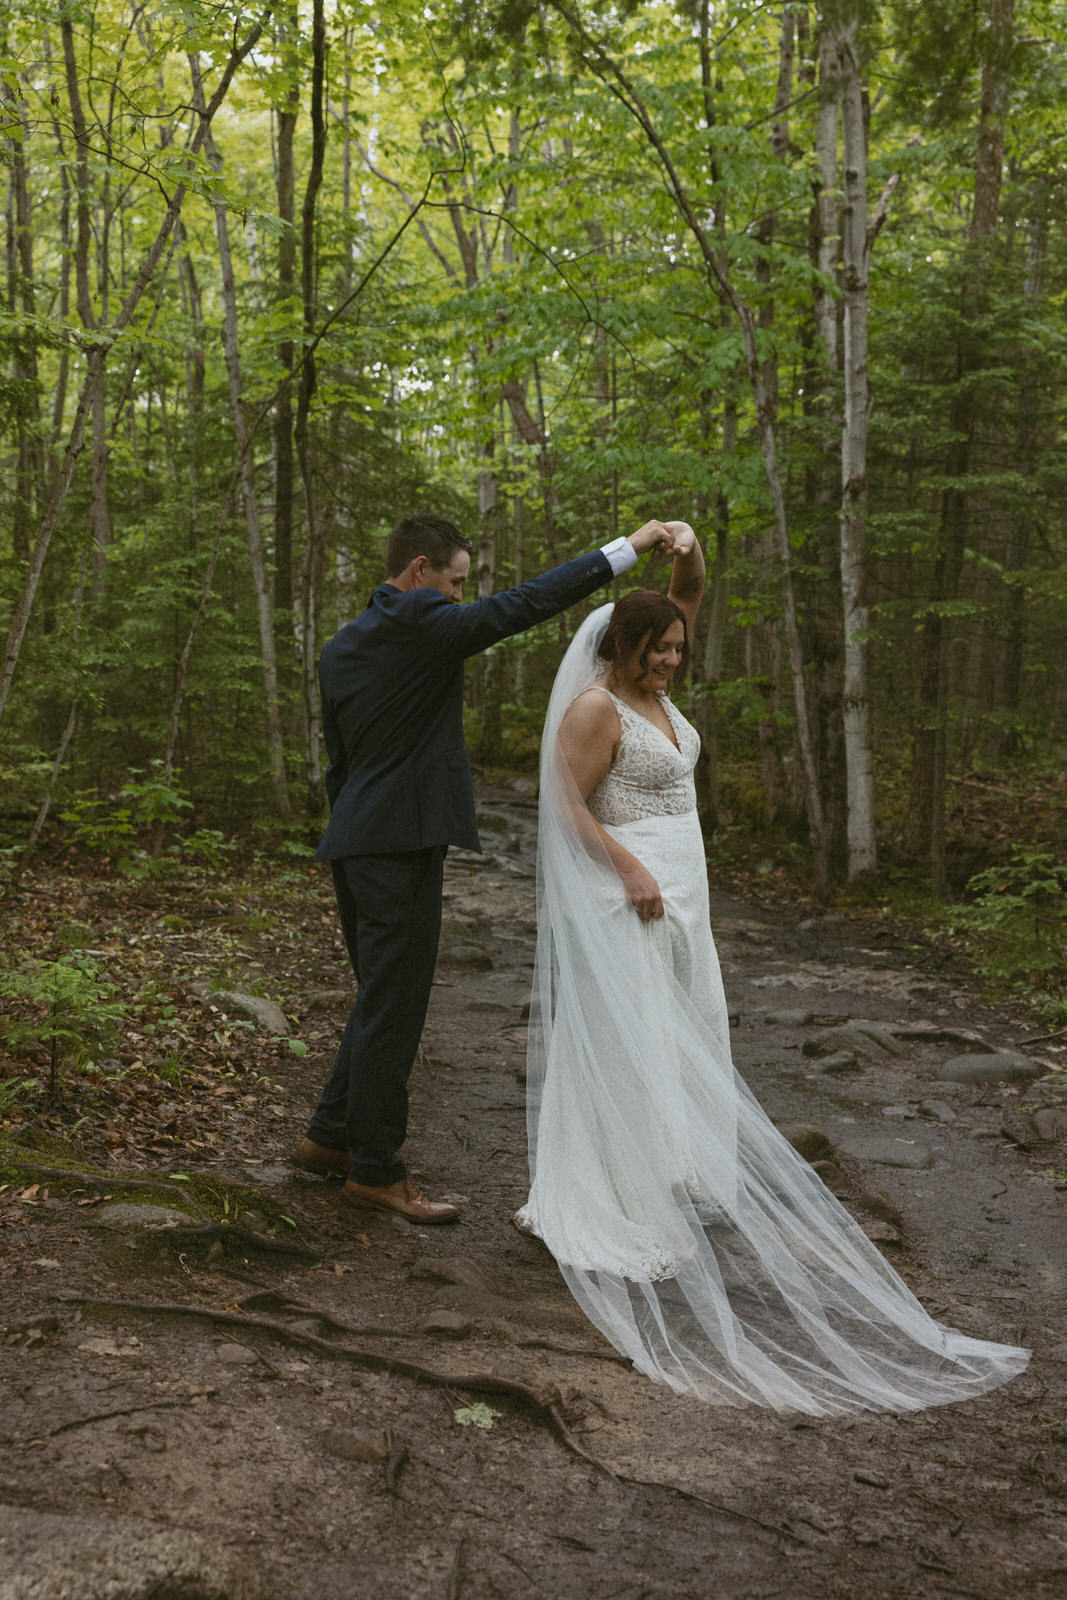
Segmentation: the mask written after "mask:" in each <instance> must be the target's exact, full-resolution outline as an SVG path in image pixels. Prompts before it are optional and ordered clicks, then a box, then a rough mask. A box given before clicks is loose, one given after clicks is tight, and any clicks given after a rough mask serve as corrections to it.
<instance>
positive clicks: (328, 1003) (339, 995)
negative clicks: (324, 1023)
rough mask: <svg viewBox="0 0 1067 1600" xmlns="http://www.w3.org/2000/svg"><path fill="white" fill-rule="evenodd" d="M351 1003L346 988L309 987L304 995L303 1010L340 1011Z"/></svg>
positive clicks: (350, 996) (350, 997)
mask: <svg viewBox="0 0 1067 1600" xmlns="http://www.w3.org/2000/svg"><path fill="white" fill-rule="evenodd" d="M351 1004H352V995H351V994H350V993H349V992H348V990H347V989H309V990H308V992H307V994H306V995H305V996H304V1010H305V1011H342V1010H344V1008H345V1007H346V1006H350V1005H351Z"/></svg>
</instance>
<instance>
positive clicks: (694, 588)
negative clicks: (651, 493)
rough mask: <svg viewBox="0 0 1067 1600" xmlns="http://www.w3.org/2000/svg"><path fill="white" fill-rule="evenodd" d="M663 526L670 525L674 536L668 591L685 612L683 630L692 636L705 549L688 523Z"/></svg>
mask: <svg viewBox="0 0 1067 1600" xmlns="http://www.w3.org/2000/svg"><path fill="white" fill-rule="evenodd" d="M664 527H666V528H669V529H670V531H671V534H672V535H673V537H674V566H673V568H672V570H671V586H670V589H669V590H668V591H667V592H668V595H669V596H670V598H671V599H672V600H673V601H674V603H675V605H676V606H677V607H678V609H679V610H680V611H681V612H682V614H683V615H684V617H685V627H686V632H687V633H688V635H689V637H690V639H692V637H693V628H694V626H695V624H696V619H697V612H698V611H699V610H700V597H701V595H702V594H703V593H704V552H703V551H702V550H701V548H700V545H699V544H698V543H697V538H696V534H695V533H694V532H693V530H692V528H691V527H690V526H689V524H688V522H667V523H664Z"/></svg>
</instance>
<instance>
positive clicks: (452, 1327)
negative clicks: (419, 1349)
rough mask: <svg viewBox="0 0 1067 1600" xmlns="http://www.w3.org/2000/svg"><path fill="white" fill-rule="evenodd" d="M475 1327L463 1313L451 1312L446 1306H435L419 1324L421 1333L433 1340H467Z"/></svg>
mask: <svg viewBox="0 0 1067 1600" xmlns="http://www.w3.org/2000/svg"><path fill="white" fill-rule="evenodd" d="M473 1326H474V1324H473V1322H472V1321H471V1319H470V1317H468V1316H466V1315H465V1314H464V1313H463V1312H462V1311H449V1310H448V1309H447V1307H445V1306H435V1307H434V1308H433V1310H432V1311H429V1312H427V1314H426V1316H424V1317H423V1319H422V1321H421V1322H420V1323H419V1332H420V1333H426V1334H429V1335H430V1337H431V1338H433V1339H465V1338H466V1337H467V1335H468V1334H469V1333H470V1331H471V1329H472V1327H473Z"/></svg>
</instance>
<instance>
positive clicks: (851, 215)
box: [838, 12, 878, 881]
mask: <svg viewBox="0 0 1067 1600" xmlns="http://www.w3.org/2000/svg"><path fill="white" fill-rule="evenodd" d="M858 48H859V41H858V23H857V18H856V15H855V13H854V12H853V13H852V14H851V15H850V16H849V17H848V19H847V21H846V23H845V27H844V30H843V35H842V38H841V48H840V51H839V54H838V64H839V72H840V79H841V129H842V165H843V168H844V179H845V181H844V205H843V207H842V229H841V257H842V277H843V293H844V370H845V412H844V418H843V422H842V429H841V593H842V598H843V601H844V608H843V609H844V637H845V652H844V654H845V662H844V665H845V677H844V706H843V716H844V735H845V773H846V781H847V793H848V801H847V829H848V876H849V879H850V881H851V880H853V879H855V878H858V877H860V876H861V875H862V874H864V873H873V872H874V871H875V870H876V869H877V865H878V852H877V844H876V840H875V831H874V759H873V752H872V748H871V703H870V690H869V672H868V654H869V650H868V644H867V631H868V629H869V627H870V612H869V608H868V605H867V416H868V412H869V409H870V387H869V382H868V371H867V283H868V261H869V256H870V248H871V244H872V237H871V236H870V235H869V234H868V229H867V131H866V128H865V126H864V114H863V88H862V85H861V82H860V74H859V61H858V59H857V56H858Z"/></svg>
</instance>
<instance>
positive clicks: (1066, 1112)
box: [1031, 1106, 1067, 1144]
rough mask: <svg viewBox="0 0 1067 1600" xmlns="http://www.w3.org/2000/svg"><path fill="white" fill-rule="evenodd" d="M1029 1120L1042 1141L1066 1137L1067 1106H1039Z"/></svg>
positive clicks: (1046, 1141)
mask: <svg viewBox="0 0 1067 1600" xmlns="http://www.w3.org/2000/svg"><path fill="white" fill-rule="evenodd" d="M1031 1121H1032V1122H1033V1125H1034V1132H1035V1133H1036V1134H1037V1137H1038V1138H1039V1139H1040V1140H1041V1141H1042V1143H1049V1144H1051V1143H1052V1142H1053V1141H1054V1140H1056V1139H1067V1106H1039V1107H1038V1109H1037V1110H1036V1111H1035V1112H1034V1114H1033V1117H1032V1118H1031Z"/></svg>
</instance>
